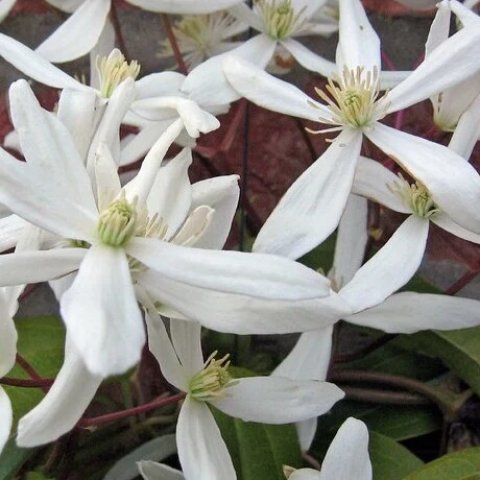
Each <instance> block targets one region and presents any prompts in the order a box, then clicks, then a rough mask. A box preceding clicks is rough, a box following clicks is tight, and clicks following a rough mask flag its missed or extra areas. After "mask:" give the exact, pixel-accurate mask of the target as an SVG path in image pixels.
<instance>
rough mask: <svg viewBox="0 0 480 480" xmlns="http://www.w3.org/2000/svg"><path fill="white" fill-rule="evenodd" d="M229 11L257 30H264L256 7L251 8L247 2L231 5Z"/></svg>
mask: <svg viewBox="0 0 480 480" xmlns="http://www.w3.org/2000/svg"><path fill="white" fill-rule="evenodd" d="M237 3H238V2H237ZM228 13H230V14H231V15H233V16H234V17H235V18H237V19H238V20H240V21H241V22H243V23H245V24H246V25H248V26H250V27H252V28H254V29H255V30H258V31H259V32H263V31H264V24H263V21H262V19H261V18H260V16H259V15H258V14H257V12H256V11H255V10H254V9H252V8H249V7H248V6H247V4H246V3H243V2H240V3H238V4H237V5H234V6H233V7H230V8H229V9H228Z"/></svg>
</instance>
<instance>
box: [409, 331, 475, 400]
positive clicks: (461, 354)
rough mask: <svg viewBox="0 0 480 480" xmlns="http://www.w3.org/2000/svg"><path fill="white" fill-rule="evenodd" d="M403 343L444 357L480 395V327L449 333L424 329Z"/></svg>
mask: <svg viewBox="0 0 480 480" xmlns="http://www.w3.org/2000/svg"><path fill="white" fill-rule="evenodd" d="M402 344H403V345H404V346H408V347H409V348H413V349H415V350H417V351H421V352H423V353H425V354H427V355H430V356H432V357H436V358H439V359H441V360H442V361H443V362H444V363H445V365H447V366H448V367H449V368H450V369H451V370H452V371H453V372H454V373H455V374H457V375H458V376H459V377H460V378H462V379H463V380H465V382H466V383H468V384H469V385H470V387H472V389H473V390H474V391H475V393H477V394H480V349H479V348H478V346H479V345H480V327H474V328H468V329H463V330H452V331H449V332H440V331H434V332H420V333H417V334H415V335H411V336H410V337H409V338H407V339H405V340H403V342H402Z"/></svg>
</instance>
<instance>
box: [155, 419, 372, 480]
mask: <svg viewBox="0 0 480 480" xmlns="http://www.w3.org/2000/svg"><path fill="white" fill-rule="evenodd" d="M284 470H285V473H286V477H287V479H288V480H352V479H353V478H354V479H355V480H372V478H373V473H372V464H371V462H370V457H369V455H368V429H367V427H366V425H365V424H364V423H363V422H362V421H360V420H357V419H356V418H353V417H350V418H347V420H345V422H343V424H342V426H341V427H340V428H339V429H338V432H337V434H336V435H335V438H334V439H333V440H332V443H331V444H330V446H329V447H328V450H327V453H326V455H325V458H324V459H323V462H322V468H321V470H320V471H318V470H313V469H312V468H300V469H299V470H294V469H291V468H288V467H287V468H285V469H284ZM150 480H160V479H156V478H152V479H150Z"/></svg>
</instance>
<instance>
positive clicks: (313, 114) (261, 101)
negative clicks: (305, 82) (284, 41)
mask: <svg viewBox="0 0 480 480" xmlns="http://www.w3.org/2000/svg"><path fill="white" fill-rule="evenodd" d="M223 71H224V73H225V75H226V77H227V79H228V81H229V83H230V84H231V86H232V87H233V88H234V89H235V90H236V91H237V92H238V93H239V94H240V95H241V96H243V97H245V98H248V100H250V101H251V102H253V103H255V104H256V105H259V106H260V107H263V108H266V109H267V110H271V111H273V112H279V113H284V114H285V115H291V116H294V117H300V118H305V119H307V120H313V121H316V122H318V121H320V119H321V118H327V119H328V118H330V117H331V114H330V111H329V110H328V109H327V108H326V107H324V106H323V105H321V104H320V103H318V102H315V101H314V100H312V99H311V98H310V97H309V96H308V95H306V94H305V93H303V92H302V91H301V90H300V89H298V88H297V87H295V86H293V85H292V84H290V83H287V82H284V81H283V80H280V79H278V78H276V77H274V76H273V75H270V74H268V73H266V72H265V71H264V70H263V69H261V68H259V67H257V66H255V65H253V64H252V63H250V62H249V61H246V60H242V59H240V58H237V57H234V56H233V55H232V56H227V57H225V60H224V61H223Z"/></svg>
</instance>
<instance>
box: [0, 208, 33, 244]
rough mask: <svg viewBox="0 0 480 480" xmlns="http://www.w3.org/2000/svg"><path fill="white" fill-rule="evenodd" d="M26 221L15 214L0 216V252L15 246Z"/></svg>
mask: <svg viewBox="0 0 480 480" xmlns="http://www.w3.org/2000/svg"><path fill="white" fill-rule="evenodd" d="M25 225H27V222H26V221H25V220H23V219H22V218H20V217H18V216H17V215H9V216H8V217H4V218H0V252H4V251H5V250H9V249H10V248H13V247H15V245H16V244H17V241H18V239H19V237H20V235H21V234H22V232H23V229H24V228H25Z"/></svg>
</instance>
